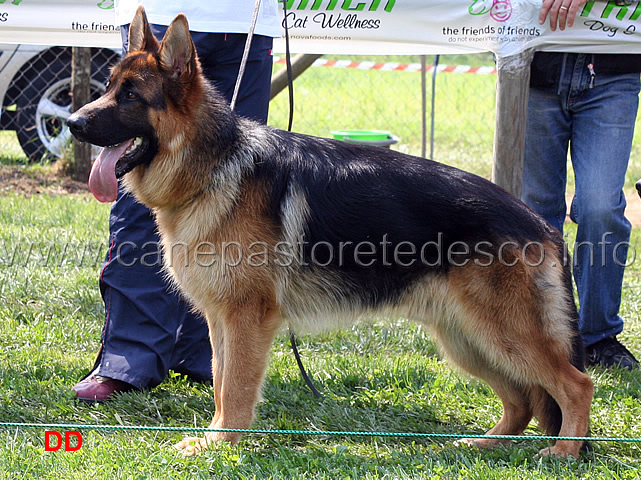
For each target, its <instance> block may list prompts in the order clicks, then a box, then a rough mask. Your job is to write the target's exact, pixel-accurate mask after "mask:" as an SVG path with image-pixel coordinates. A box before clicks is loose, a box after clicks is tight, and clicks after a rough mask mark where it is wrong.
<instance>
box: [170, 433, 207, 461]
mask: <svg viewBox="0 0 641 480" xmlns="http://www.w3.org/2000/svg"><path fill="white" fill-rule="evenodd" d="M209 444H210V442H209V441H208V440H207V437H187V438H183V439H182V440H181V441H180V442H178V443H177V444H176V445H174V447H175V448H176V449H177V450H179V451H180V452H181V453H182V456H183V457H193V456H195V455H198V454H199V453H200V452H202V451H203V450H206V449H207V448H208V447H209Z"/></svg>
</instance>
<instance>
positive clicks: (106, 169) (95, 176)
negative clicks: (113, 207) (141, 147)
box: [89, 140, 131, 202]
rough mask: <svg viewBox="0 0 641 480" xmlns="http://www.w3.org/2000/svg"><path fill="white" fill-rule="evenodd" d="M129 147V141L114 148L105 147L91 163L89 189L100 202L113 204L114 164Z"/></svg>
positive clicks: (116, 192)
mask: <svg viewBox="0 0 641 480" xmlns="http://www.w3.org/2000/svg"><path fill="white" fill-rule="evenodd" d="M129 145H131V140H127V141H126V142H122V143H121V144H120V145H116V146H115V147H105V148H103V149H102V151H101V152H100V154H99V155H98V158H96V160H95V161H94V162H93V166H92V167H91V173H90V174H89V189H90V190H91V193H93V195H94V197H96V199H98V201H100V202H113V201H115V200H116V198H117V197H118V179H117V178H116V162H117V161H118V159H119V158H120V157H121V156H122V154H123V153H125V151H126V150H127V148H129Z"/></svg>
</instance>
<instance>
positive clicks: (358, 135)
mask: <svg viewBox="0 0 641 480" xmlns="http://www.w3.org/2000/svg"><path fill="white" fill-rule="evenodd" d="M330 133H331V134H332V136H333V137H334V138H335V139H337V140H343V141H345V142H348V143H358V144H361V145H374V146H381V147H389V146H390V145H393V144H394V143H397V142H398V138H397V137H395V136H394V135H392V134H391V133H390V132H386V131H384V130H332V131H331V132H330Z"/></svg>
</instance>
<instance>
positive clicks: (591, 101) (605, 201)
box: [522, 0, 641, 369]
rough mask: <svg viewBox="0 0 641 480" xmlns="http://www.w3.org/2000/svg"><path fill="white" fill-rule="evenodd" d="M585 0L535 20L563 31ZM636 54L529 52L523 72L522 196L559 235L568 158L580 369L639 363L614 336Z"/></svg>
mask: <svg viewBox="0 0 641 480" xmlns="http://www.w3.org/2000/svg"><path fill="white" fill-rule="evenodd" d="M584 3H585V0H545V1H544V3H543V7H542V9H541V16H540V22H541V23H544V22H545V20H546V16H547V15H549V17H550V25H551V28H552V30H555V29H556V25H557V22H558V25H559V27H560V28H561V29H563V28H565V25H566V24H567V25H568V26H571V25H572V22H573V21H574V17H575V15H576V13H577V12H578V10H579V7H580V6H581V5H583V4H584ZM640 72H641V55H634V54H627V55H626V54H590V53H551V52H537V53H535V55H534V59H533V61H532V66H531V79H530V93H529V104H528V118H527V129H526V141H525V164H524V171H523V194H522V200H523V201H524V202H525V203H526V204H528V205H529V206H530V207H532V208H533V209H534V210H535V211H536V212H538V213H539V214H540V215H542V216H543V217H544V218H546V219H547V220H548V221H549V222H550V223H551V224H552V225H553V226H554V227H556V228H558V229H559V230H560V231H563V222H564V220H565V216H566V211H567V208H566V202H565V187H566V180H567V167H566V166H567V154H568V148H569V151H570V155H571V160H572V167H573V169H574V176H575V180H576V191H575V194H574V199H573V200H572V204H571V208H570V218H571V219H572V220H573V221H574V222H575V223H576V224H577V225H578V227H577V237H576V244H575V248H574V259H573V262H574V263H573V273H574V279H575V282H576V285H577V290H578V295H579V306H580V308H579V317H580V318H579V330H580V331H581V335H582V337H583V341H584V344H585V346H586V364H587V365H601V366H604V367H611V366H615V365H616V366H620V367H624V368H628V369H634V368H637V367H638V362H637V360H636V359H635V357H634V355H633V354H632V353H631V352H630V351H629V350H628V349H627V348H625V346H623V345H622V344H621V343H620V342H619V341H618V340H617V338H616V336H617V335H618V334H619V333H621V331H622V330H623V319H622V318H621V317H620V316H619V307H620V304H621V289H622V285H623V272H624V267H625V264H626V261H627V245H628V241H629V239H630V230H631V226H630V222H629V221H628V220H627V219H626V218H625V215H624V213H625V206H626V201H625V197H624V195H623V185H624V182H625V173H626V169H627V166H628V161H629V159H630V151H631V148H632V138H633V136H634V124H635V121H636V117H637V107H638V98H639V89H640Z"/></svg>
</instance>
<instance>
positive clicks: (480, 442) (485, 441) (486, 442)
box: [454, 438, 509, 448]
mask: <svg viewBox="0 0 641 480" xmlns="http://www.w3.org/2000/svg"><path fill="white" fill-rule="evenodd" d="M508 442H509V440H507V439H506V440H503V439H497V438H461V439H460V440H457V441H456V442H454V445H456V446H457V447H460V446H466V447H474V448H494V447H496V446H498V445H502V444H504V443H508Z"/></svg>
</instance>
